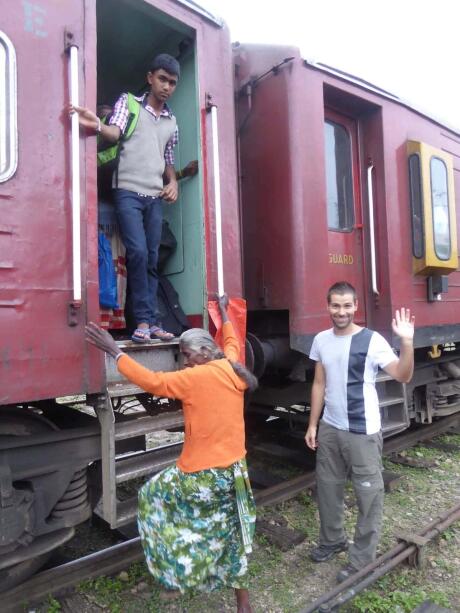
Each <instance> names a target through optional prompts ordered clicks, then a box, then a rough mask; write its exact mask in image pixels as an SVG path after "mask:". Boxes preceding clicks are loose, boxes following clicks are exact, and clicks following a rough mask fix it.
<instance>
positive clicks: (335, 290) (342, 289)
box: [327, 281, 357, 304]
mask: <svg viewBox="0 0 460 613" xmlns="http://www.w3.org/2000/svg"><path fill="white" fill-rule="evenodd" d="M332 294H339V295H340V296H343V295H344V294H352V296H353V301H354V302H356V300H357V294H356V290H355V288H354V287H353V285H352V284H351V283H348V281H338V282H337V283H334V285H331V287H330V288H329V290H328V292H327V303H328V304H329V303H330V302H331V296H332Z"/></svg>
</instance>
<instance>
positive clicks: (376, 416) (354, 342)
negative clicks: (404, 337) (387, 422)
mask: <svg viewBox="0 0 460 613" xmlns="http://www.w3.org/2000/svg"><path fill="white" fill-rule="evenodd" d="M310 358H311V359H312V360H315V362H321V364H322V365H323V367H324V370H325V373H326V394H325V409H324V414H323V420H324V421H325V422H326V423H328V424H330V425H331V426H334V427H335V428H338V429H339V430H348V431H349V432H355V433H358V434H374V433H375V432H379V430H380V428H381V423H380V410H379V401H378V397H377V391H376V389H375V378H376V375H377V371H378V369H379V367H380V368H385V366H388V364H390V363H391V362H394V361H395V360H396V359H397V357H396V355H395V354H394V352H393V350H392V348H391V347H390V345H389V344H388V342H387V341H386V340H385V339H384V338H383V336H382V335H381V334H379V333H378V332H373V331H372V330H369V329H368V328H362V329H361V330H359V331H358V332H355V333H354V334H348V335H346V336H339V335H337V334H334V329H333V328H331V329H330V330H325V331H324V332H320V333H319V334H317V335H316V336H315V338H314V339H313V344H312V346H311V350H310Z"/></svg>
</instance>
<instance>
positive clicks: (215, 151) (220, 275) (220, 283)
mask: <svg viewBox="0 0 460 613" xmlns="http://www.w3.org/2000/svg"><path fill="white" fill-rule="evenodd" d="M211 128H212V161H213V174H214V209H215V220H216V252H217V290H218V292H219V296H222V295H223V293H224V291H225V290H224V264H223V249H222V204H221V198H220V161H219V132H218V126H217V106H216V105H215V104H213V105H212V106H211Z"/></svg>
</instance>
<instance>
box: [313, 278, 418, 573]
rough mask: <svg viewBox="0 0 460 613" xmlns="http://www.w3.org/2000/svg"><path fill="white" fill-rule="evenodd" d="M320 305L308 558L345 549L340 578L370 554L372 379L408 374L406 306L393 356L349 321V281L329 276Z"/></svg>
mask: <svg viewBox="0 0 460 613" xmlns="http://www.w3.org/2000/svg"><path fill="white" fill-rule="evenodd" d="M327 309H328V311H329V315H330V317H331V320H332V324H333V327H332V328H331V329H329V330H325V331H324V332H320V333H319V334H317V335H316V336H315V338H314V339H313V344H312V347H311V350H310V358H311V359H312V360H314V361H315V362H316V366H315V377H314V381H313V387H312V392H311V411H310V422H309V425H308V430H307V433H306V435H305V441H306V443H307V445H308V447H310V449H313V450H315V449H317V450H318V451H317V458H316V482H317V492H318V506H319V514H320V522H321V528H320V538H319V545H318V547H316V548H315V549H313V550H312V551H311V552H310V557H311V559H312V560H313V561H315V562H325V561H327V560H329V559H330V558H332V557H333V556H334V555H335V554H336V553H339V552H340V551H346V550H348V555H349V564H348V565H347V566H346V567H345V568H344V569H342V570H341V571H340V572H339V574H338V575H337V579H338V581H344V580H345V579H347V578H348V577H349V576H350V575H352V574H353V573H354V572H356V571H357V570H359V569H360V568H363V567H364V566H366V565H367V564H369V563H370V562H371V561H372V560H374V559H375V555H376V549H377V544H378V541H379V537H380V529H381V524H382V513H383V479H382V433H381V424H380V410H379V401H378V398H377V392H376V389H375V378H376V375H377V371H378V369H379V368H383V370H385V372H387V373H388V374H389V375H390V376H391V377H393V378H394V379H396V380H397V381H400V382H404V383H407V382H408V381H410V379H411V378H412V373H413V370H414V348H413V338H414V317H411V315H410V311H409V309H404V308H402V309H401V311H396V313H395V317H394V319H393V321H392V328H393V332H394V334H395V335H396V336H398V337H399V338H400V355H399V358H398V357H397V355H396V354H395V353H394V352H393V350H392V348H391V347H390V345H389V344H388V343H387V341H386V340H385V339H384V338H383V336H381V335H380V334H379V333H378V332H373V331H372V330H368V329H367V328H362V327H361V326H358V325H356V324H355V323H354V322H353V318H354V315H355V313H356V311H357V309H358V300H357V297H356V290H355V289H354V287H353V286H352V285H350V284H349V283H347V282H340V283H335V284H334V285H333V286H332V287H331V288H330V289H329V292H328V295H327ZM323 405H324V414H323V417H322V419H321V424H320V427H319V433H318V434H317V431H318V422H319V418H320V416H321V411H322V409H323ZM348 477H350V478H351V481H352V484H353V489H354V491H355V495H356V499H357V503H358V510H359V514H358V520H357V523H356V528H355V535H354V541H353V543H351V544H350V546H348V542H347V537H346V534H345V531H344V527H343V510H344V504H343V502H344V487H345V483H346V480H347V478H348Z"/></svg>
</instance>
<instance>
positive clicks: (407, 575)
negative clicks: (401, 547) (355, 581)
mask: <svg viewBox="0 0 460 613" xmlns="http://www.w3.org/2000/svg"><path fill="white" fill-rule="evenodd" d="M397 573H398V574H396V573H391V574H390V575H388V576H386V577H383V578H382V579H380V580H379V581H378V582H377V583H376V584H375V586H374V589H371V590H368V591H366V592H364V593H362V594H359V595H358V596H357V597H356V598H355V599H354V600H353V602H352V603H350V604H349V605H348V606H347V607H346V608H345V609H344V611H346V612H347V613H348V612H349V613H395V612H396V611H397V612H398V613H410V612H411V611H413V610H414V609H415V608H416V607H417V606H418V605H420V604H421V603H422V602H424V601H425V600H431V601H432V602H434V603H435V604H437V605H439V606H442V607H448V606H449V600H448V598H447V597H446V595H445V594H444V593H442V592H440V591H439V590H430V589H427V588H425V587H422V586H420V585H418V583H419V581H420V575H419V574H417V572H416V571H407V570H403V572H401V571H400V570H399V571H397Z"/></svg>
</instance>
